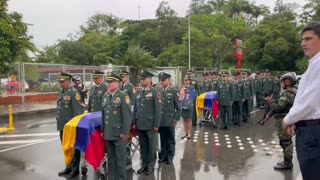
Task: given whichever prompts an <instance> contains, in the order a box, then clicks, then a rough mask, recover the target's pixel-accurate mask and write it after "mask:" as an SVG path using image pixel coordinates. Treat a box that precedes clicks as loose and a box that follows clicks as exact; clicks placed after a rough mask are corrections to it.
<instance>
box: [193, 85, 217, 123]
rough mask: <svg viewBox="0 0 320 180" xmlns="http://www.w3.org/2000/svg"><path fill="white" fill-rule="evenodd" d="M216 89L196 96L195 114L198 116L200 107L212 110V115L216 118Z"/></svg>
mask: <svg viewBox="0 0 320 180" xmlns="http://www.w3.org/2000/svg"><path fill="white" fill-rule="evenodd" d="M216 95H217V92H216V91H210V92H206V93H203V94H200V96H198V97H197V101H196V111H197V116H198V117H199V116H200V110H201V109H210V110H212V113H213V117H214V118H216V117H217V115H218V112H219V107H218V102H217V101H216Z"/></svg>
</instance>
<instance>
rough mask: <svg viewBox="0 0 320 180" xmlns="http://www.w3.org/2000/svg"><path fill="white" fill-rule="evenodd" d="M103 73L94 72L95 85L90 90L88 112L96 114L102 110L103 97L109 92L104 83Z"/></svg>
mask: <svg viewBox="0 0 320 180" xmlns="http://www.w3.org/2000/svg"><path fill="white" fill-rule="evenodd" d="M103 74H104V73H103V72H100V71H94V72H93V73H92V78H93V82H94V85H93V86H92V87H91V89H90V94H89V102H88V112H96V111H101V110H102V107H101V105H102V97H103V95H104V94H105V93H106V92H107V86H106V85H105V84H104V82H103Z"/></svg>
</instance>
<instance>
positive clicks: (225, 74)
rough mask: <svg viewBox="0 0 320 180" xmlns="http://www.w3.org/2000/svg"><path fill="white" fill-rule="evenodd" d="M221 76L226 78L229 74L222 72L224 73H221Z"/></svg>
mask: <svg viewBox="0 0 320 180" xmlns="http://www.w3.org/2000/svg"><path fill="white" fill-rule="evenodd" d="M221 75H222V76H228V75H229V73H228V72H227V71H224V72H222V73H221Z"/></svg>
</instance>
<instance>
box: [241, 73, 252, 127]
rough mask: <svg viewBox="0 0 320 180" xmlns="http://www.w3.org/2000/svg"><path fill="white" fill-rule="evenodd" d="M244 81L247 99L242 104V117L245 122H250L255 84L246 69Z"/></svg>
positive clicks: (245, 97)
mask: <svg viewBox="0 0 320 180" xmlns="http://www.w3.org/2000/svg"><path fill="white" fill-rule="evenodd" d="M242 74H243V77H244V79H243V81H244V84H245V86H244V92H245V93H244V94H245V96H244V99H245V101H244V102H243V104H242V119H243V122H248V118H249V117H250V111H251V108H250V105H251V99H252V98H253V93H254V92H253V84H252V83H251V80H250V79H249V78H248V73H247V72H246V71H244V72H243V73H242Z"/></svg>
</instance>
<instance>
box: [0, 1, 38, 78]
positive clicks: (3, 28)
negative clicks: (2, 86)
mask: <svg viewBox="0 0 320 180" xmlns="http://www.w3.org/2000/svg"><path fill="white" fill-rule="evenodd" d="M27 31H28V28H27V24H26V23H24V22H22V15H21V14H19V13H17V12H12V13H8V5H7V0H1V1H0V74H5V73H7V72H9V71H10V69H12V68H13V64H14V62H16V61H18V60H23V61H28V60H29V59H30V58H28V56H27V53H26V52H27V50H32V51H34V49H35V48H34V45H33V44H32V43H31V42H30V39H31V38H32V37H30V36H28V35H27Z"/></svg>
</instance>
